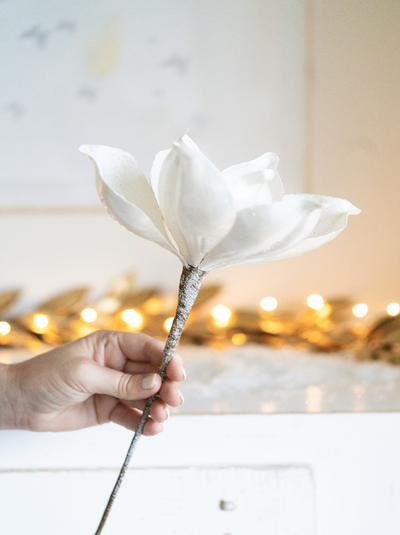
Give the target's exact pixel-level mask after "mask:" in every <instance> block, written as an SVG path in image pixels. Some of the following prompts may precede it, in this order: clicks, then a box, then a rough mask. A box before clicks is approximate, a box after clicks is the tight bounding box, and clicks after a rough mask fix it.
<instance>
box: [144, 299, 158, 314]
mask: <svg viewBox="0 0 400 535" xmlns="http://www.w3.org/2000/svg"><path fill="white" fill-rule="evenodd" d="M143 306H144V309H145V311H146V312H147V314H150V315H152V316H153V315H156V314H159V313H160V312H161V310H162V308H163V302H162V300H161V299H158V297H152V298H151V299H148V300H147V301H146V302H145V304H144V305H143Z"/></svg>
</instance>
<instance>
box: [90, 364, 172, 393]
mask: <svg viewBox="0 0 400 535" xmlns="http://www.w3.org/2000/svg"><path fill="white" fill-rule="evenodd" d="M82 384H84V385H85V387H86V388H87V389H88V391H89V393H90V394H107V395H109V396H113V397H115V398H118V399H125V400H130V401H134V400H138V399H146V398H148V397H150V396H152V395H153V394H155V393H156V392H158V391H159V390H160V388H161V377H160V376H159V375H158V373H149V374H145V375H143V374H141V375H130V374H128V373H123V372H120V371H118V370H114V369H112V368H107V367H105V366H101V365H100V364H97V363H96V362H91V366H90V369H89V367H88V369H87V370H86V373H85V377H84V378H83V377H82Z"/></svg>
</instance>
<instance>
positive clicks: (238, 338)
mask: <svg viewBox="0 0 400 535" xmlns="http://www.w3.org/2000/svg"><path fill="white" fill-rule="evenodd" d="M232 342H233V343H234V344H235V346H241V345H243V344H245V343H246V342H247V336H246V335H245V334H244V333H236V334H234V335H233V336H232Z"/></svg>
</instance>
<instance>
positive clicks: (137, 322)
mask: <svg viewBox="0 0 400 535" xmlns="http://www.w3.org/2000/svg"><path fill="white" fill-rule="evenodd" d="M121 318H122V320H123V321H124V322H125V323H127V324H128V325H129V327H130V328H131V329H137V330H139V329H140V328H141V326H142V325H143V316H142V315H141V314H140V312H138V311H137V310H135V309H133V308H128V309H126V310H124V311H123V312H122V314H121Z"/></svg>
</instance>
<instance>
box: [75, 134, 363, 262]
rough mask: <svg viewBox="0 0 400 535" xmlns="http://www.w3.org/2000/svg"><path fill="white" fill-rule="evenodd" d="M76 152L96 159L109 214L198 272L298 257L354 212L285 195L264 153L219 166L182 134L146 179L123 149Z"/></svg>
mask: <svg viewBox="0 0 400 535" xmlns="http://www.w3.org/2000/svg"><path fill="white" fill-rule="evenodd" d="M80 150H81V152H83V153H84V154H85V155H87V156H89V158H91V159H92V160H93V162H94V163H95V167H96V183H97V189H98V193H99V195H100V198H101V200H102V202H103V204H104V205H105V206H106V208H107V210H108V211H109V213H110V214H111V215H112V217H114V218H115V219H116V220H117V221H119V222H120V223H121V224H122V225H123V226H124V227H125V228H126V229H128V230H130V231H131V232H133V233H134V234H137V235H138V236H140V237H142V238H146V239H148V240H151V241H153V242H155V243H158V244H159V245H161V246H162V247H164V248H165V249H167V250H169V251H171V252H172V253H174V254H175V255H176V256H178V258H179V259H180V260H181V261H182V263H183V265H190V266H194V267H197V268H199V269H201V270H203V271H211V270H213V269H219V268H223V267H227V266H232V265H237V264H256V263H261V262H274V261H276V260H282V259H285V258H290V257H292V256H298V255H300V254H303V253H305V252H307V251H311V250H313V249H316V248H317V247H320V246H321V245H323V244H324V243H327V242H328V241H330V240H332V239H333V238H334V237H335V236H337V235H338V234H339V233H340V232H341V231H342V230H343V229H344V228H345V227H346V225H347V219H348V216H349V214H358V213H359V210H358V209H357V208H356V207H355V206H353V205H352V204H351V203H350V202H348V201H346V200H344V199H337V198H334V197H326V196H322V195H307V194H295V195H285V194H284V191H283V186H282V182H281V179H280V177H279V174H278V172H277V164H278V161H279V159H278V157H277V155H276V154H274V153H271V152H267V153H266V154H263V155H262V156H260V157H259V158H257V159H256V160H253V161H251V162H246V163H242V164H239V165H234V166H232V167H228V168H227V169H225V170H223V171H219V170H218V169H217V168H216V167H215V165H214V164H213V163H212V162H211V161H210V160H209V159H208V158H207V157H206V156H205V155H204V154H203V153H202V152H201V151H200V149H199V148H198V147H197V145H196V144H195V143H194V142H193V141H192V140H191V139H190V137H189V136H188V135H184V136H183V137H182V138H181V139H180V141H179V142H178V143H174V145H173V147H172V148H171V149H169V150H165V151H162V152H160V153H158V154H157V156H156V158H155V161H154V163H153V166H152V169H151V172H150V179H149V180H147V179H146V177H145V175H144V173H143V172H142V171H141V169H140V168H139V166H138V164H137V162H136V160H135V159H134V158H133V156H131V155H130V154H128V153H127V152H124V151H122V150H120V149H114V148H111V147H106V146H103V145H83V146H82V147H80Z"/></svg>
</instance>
